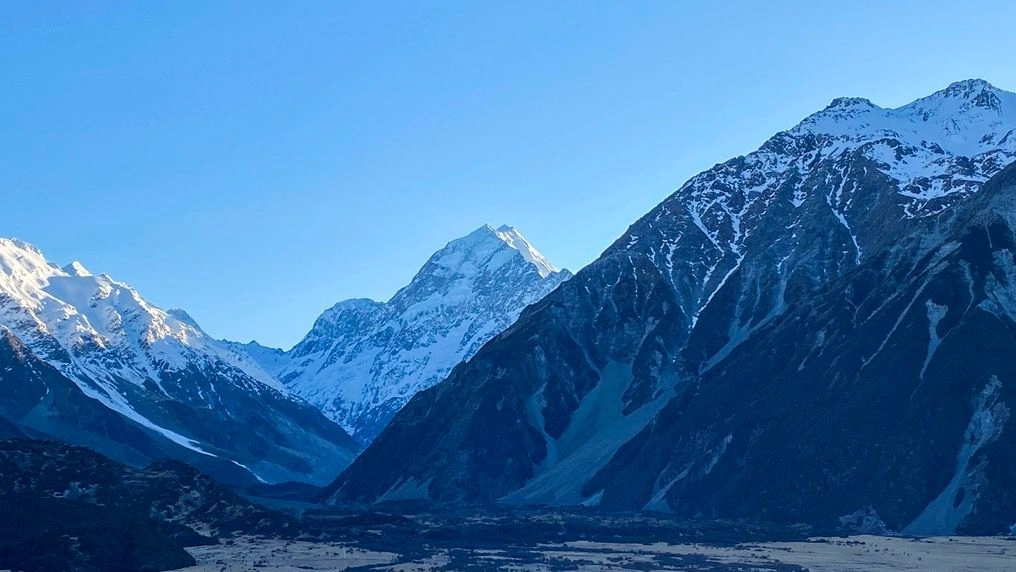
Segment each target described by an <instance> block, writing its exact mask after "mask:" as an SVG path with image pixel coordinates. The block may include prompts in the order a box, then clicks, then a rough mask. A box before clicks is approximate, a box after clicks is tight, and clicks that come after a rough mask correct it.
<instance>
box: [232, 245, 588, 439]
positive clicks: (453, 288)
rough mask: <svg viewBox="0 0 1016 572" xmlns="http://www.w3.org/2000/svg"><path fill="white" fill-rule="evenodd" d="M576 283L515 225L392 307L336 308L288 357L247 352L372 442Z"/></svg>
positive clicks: (448, 259)
mask: <svg viewBox="0 0 1016 572" xmlns="http://www.w3.org/2000/svg"><path fill="white" fill-rule="evenodd" d="M570 276H571V274H570V273H569V272H568V271H566V270H564V271H562V270H558V269H557V267H555V266H554V265H553V264H551V263H550V261H549V260H547V258H546V257H545V256H543V255H542V254H540V252H539V251H538V250H536V248H534V247H533V246H532V244H530V243H529V241H527V240H526V239H525V238H524V237H523V236H522V234H521V233H520V232H519V231H518V230H516V229H515V228H513V227H510V226H502V227H499V228H494V227H492V226H490V225H483V226H481V227H480V228H478V229H476V230H474V231H473V232H471V233H469V234H468V235H466V236H464V237H461V238H458V239H455V240H452V241H451V242H449V243H448V244H447V245H445V246H444V247H443V248H441V249H440V250H438V251H437V252H435V253H434V254H433V255H432V256H431V257H430V259H429V260H428V261H427V262H426V263H425V264H424V265H423V267H422V268H420V270H419V271H418V272H417V273H416V275H415V276H414V277H413V279H412V280H411V281H410V283H409V284H407V285H406V286H405V287H403V288H402V289H400V290H399V291H398V292H396V293H395V295H394V296H392V298H391V299H390V300H389V301H388V302H386V303H381V302H375V301H373V300H365V299H355V300H346V301H343V302H339V303H338V304H336V305H335V306H333V307H331V308H329V309H328V310H326V311H325V312H324V313H322V314H321V316H320V317H319V318H318V319H317V320H316V321H315V322H314V326H313V327H312V328H311V331H310V332H309V333H308V334H307V336H306V337H305V338H304V339H303V340H302V341H301V342H300V343H298V344H297V345H296V346H295V347H294V348H293V349H292V350H290V351H289V352H284V353H280V352H278V351H273V350H270V349H265V348H261V347H247V348H246V351H247V352H248V353H249V355H251V356H252V357H253V358H254V359H256V360H257V361H259V363H261V365H262V366H263V367H264V368H266V369H268V370H269V371H272V372H274V373H275V374H276V375H277V376H278V377H279V378H280V379H281V380H282V381H283V382H284V383H285V384H286V385H287V387H289V388H290V389H291V390H292V391H293V392H295V393H297V394H298V395H300V396H301V397H304V398H305V399H307V400H308V401H310V402H311V403H314V404H316V405H318V406H319V407H321V409H322V411H324V412H325V413H326V414H327V415H329V416H330V417H332V419H334V420H336V421H338V422H339V423H340V424H341V425H342V426H343V427H346V428H347V429H348V430H349V431H350V432H351V433H353V434H354V436H356V437H358V438H360V439H361V440H363V441H370V440H371V439H372V438H373V437H374V436H375V435H376V434H377V433H378V432H379V431H380V430H381V428H383V427H384V425H385V424H386V423H387V422H388V420H389V419H390V418H391V416H392V415H393V414H394V413H395V412H396V411H397V410H398V409H399V408H400V407H402V405H404V404H405V403H406V402H407V401H408V400H409V398H410V397H412V396H413V395H414V394H415V393H416V392H418V391H420V390H422V389H425V388H427V387H430V386H431V385H434V384H435V383H437V382H439V381H441V380H442V379H443V378H444V377H445V376H446V375H447V374H448V372H449V371H451V369H452V368H453V367H454V366H455V365H457V364H458V363H460V362H461V361H463V360H464V359H468V358H469V357H470V356H472V355H473V354H474V353H475V352H476V350H478V349H479V348H480V346H482V345H483V344H484V343H486V342H487V341H488V340H490V339H491V338H492V337H494V336H495V335H497V334H498V333H500V332H501V331H503V330H504V329H505V328H507V327H508V326H509V325H511V324H512V323H513V322H514V321H515V319H516V318H517V317H518V315H519V313H520V312H521V311H522V309H523V308H525V307H526V306H528V305H529V304H532V303H533V302H536V301H537V300H539V299H541V298H542V297H543V296H544V295H546V294H547V293H549V292H550V291H551V290H553V289H554V288H556V287H557V286H558V285H559V284H560V283H561V282H563V281H564V280H566V279H567V278H569V277H570Z"/></svg>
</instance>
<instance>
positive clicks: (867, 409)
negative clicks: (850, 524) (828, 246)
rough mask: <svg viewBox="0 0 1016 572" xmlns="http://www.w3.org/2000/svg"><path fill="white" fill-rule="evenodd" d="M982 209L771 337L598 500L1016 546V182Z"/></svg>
mask: <svg viewBox="0 0 1016 572" xmlns="http://www.w3.org/2000/svg"><path fill="white" fill-rule="evenodd" d="M983 193H984V195H985V196H983V197H977V199H976V203H984V202H985V201H984V200H982V199H988V198H989V197H990V198H992V200H991V201H990V202H989V204H988V206H987V207H986V208H984V209H982V210H977V211H974V213H973V214H970V213H969V211H968V212H967V214H966V215H963V216H960V217H959V218H960V222H961V223H962V224H959V225H958V227H957V230H956V231H955V232H954V233H951V234H949V235H948V236H946V237H944V240H943V241H942V242H940V243H939V244H938V245H937V246H934V247H931V248H929V247H928V246H927V245H926V243H924V242H923V241H922V240H920V238H922V237H923V236H927V233H924V234H921V235H917V236H915V237H914V240H911V241H903V242H902V243H901V245H899V246H898V247H896V248H893V249H890V250H888V251H886V252H884V253H883V254H881V255H879V256H878V257H875V258H873V259H871V260H870V261H868V262H866V263H865V264H863V265H862V266H861V267H859V268H858V269H856V270H855V271H853V272H851V273H849V274H848V275H846V276H844V277H843V278H842V279H840V280H837V281H835V282H834V283H833V284H831V285H829V286H828V287H827V288H825V289H823V290H822V291H821V292H818V293H815V294H814V295H813V296H811V297H810V298H809V299H807V300H802V301H801V302H800V303H799V304H796V305H795V306H794V307H793V308H792V309H790V310H789V311H788V312H787V313H785V314H784V315H782V316H781V317H780V318H779V319H777V320H774V321H773V322H772V323H770V324H767V325H766V326H764V327H763V328H761V329H760V330H759V331H758V332H756V334H755V335H753V336H752V337H751V338H749V339H748V340H746V341H745V342H744V343H743V344H741V345H740V346H739V347H738V348H736V349H735V350H734V351H733V352H732V353H731V355H730V356H729V357H727V358H726V359H725V360H724V361H722V362H721V363H720V364H719V365H717V366H716V367H715V368H713V369H711V370H710V371H708V372H706V373H705V374H704V375H703V376H702V378H701V379H700V380H699V381H697V382H696V383H694V384H689V385H688V386H687V387H686V388H684V391H683V392H682V394H681V395H680V396H679V397H678V398H676V399H674V400H672V401H671V402H670V403H669V404H668V405H667V407H666V408H665V409H664V410H663V412H661V414H660V415H659V416H658V418H657V419H656V420H655V422H654V423H653V424H652V425H650V426H648V427H646V429H645V430H644V431H642V433H640V434H639V436H638V437H636V438H635V439H632V440H631V441H629V442H628V443H627V444H626V445H625V446H624V447H623V448H622V450H621V451H620V452H619V453H618V454H617V455H616V456H615V457H614V458H613V459H612V460H611V462H610V463H609V464H608V465H607V466H606V467H604V468H603V469H602V470H600V471H599V472H598V473H597V474H596V475H595V476H594V477H593V478H592V479H590V480H589V481H588V482H587V484H586V486H585V489H584V492H586V493H587V494H591V495H592V494H595V495H599V497H600V504H601V505H602V506H605V507H624V508H633V507H640V508H641V507H649V508H662V509H667V510H671V511H674V512H677V513H679V514H683V515H724V516H727V517H756V518H767V519H773V520H777V521H803V522H814V523H819V524H822V525H825V526H828V527H832V526H835V525H837V524H839V523H840V521H841V519H842V520H843V521H844V522H847V521H849V520H850V517H851V515H856V514H865V513H867V514H870V515H877V516H878V517H879V518H880V519H881V521H882V525H883V526H884V528H885V529H887V530H895V531H902V532H906V533H913V534H936V533H945V532H953V531H959V532H965V533H979V534H995V533H1000V532H1003V531H1006V530H1008V528H1009V525H1011V524H1012V522H1011V521H1012V520H1013V515H1014V514H1016V497H1013V496H1012V495H1011V494H1010V492H1009V491H1012V490H1013V487H1014V486H1016V482H1014V481H1013V475H1014V474H1016V473H1014V472H1013V469H1014V468H1016V467H1014V462H1016V458H1014V457H1013V456H1012V455H1011V449H1012V444H1013V443H1014V442H1016V433H1013V429H1012V426H1011V424H1010V423H1008V420H1009V417H1010V410H1011V407H1012V404H1014V403H1016V401H1014V399H1016V394H1014V391H1016V389H1014V388H1016V377H1014V376H1016V367H1014V366H1013V364H1012V362H1011V359H1009V356H1011V355H1013V354H1012V352H1013V351H1016V321H1014V316H1016V314H1014V313H1013V312H1012V310H1013V308H1014V307H1013V306H1012V305H1011V300H1012V297H1013V286H1014V284H1016V282H1013V281H1012V280H1013V278H1016V272H1014V266H1013V265H1012V261H1013V256H1014V254H1016V242H1014V233H1013V224H1012V221H1013V219H1014V216H1013V214H1012V213H1013V212H1016V211H1013V210H1012V209H1011V205H1012V204H1013V199H1014V198H1016V168H1010V169H1008V170H1007V171H1006V172H1003V173H1002V174H1001V175H1000V176H999V177H997V178H996V179H995V181H993V182H992V183H989V184H988V185H986V188H985V190H984V191H983ZM970 206H980V204H977V205H970ZM929 223H930V224H929V226H934V224H933V223H931V221H929Z"/></svg>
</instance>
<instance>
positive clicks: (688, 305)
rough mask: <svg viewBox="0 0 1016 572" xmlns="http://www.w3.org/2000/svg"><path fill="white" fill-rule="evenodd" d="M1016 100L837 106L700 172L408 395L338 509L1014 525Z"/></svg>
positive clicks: (989, 89)
mask: <svg viewBox="0 0 1016 572" xmlns="http://www.w3.org/2000/svg"><path fill="white" fill-rule="evenodd" d="M1014 160H1016V94H1013V93H1009V92H1005V91H1002V90H1000V89H997V88H995V87H993V86H992V85H990V84H988V83H987V82H984V81H982V80H968V81H962V82H958V83H955V84H952V85H950V86H949V87H947V88H946V89H944V90H941V91H939V92H936V93H934V94H932V95H929V96H927V97H924V98H921V99H918V100H917V101H914V102H913V103H910V104H908V105H905V106H902V107H899V108H896V109H885V108H881V107H878V106H876V105H874V104H873V103H871V102H870V101H868V100H865V99H858V98H841V99H836V100H834V101H833V102H832V103H831V104H830V105H829V106H828V107H826V108H825V109H823V110H822V111H819V112H818V113H815V114H813V115H811V116H809V117H808V118H806V119H805V120H804V121H802V122H801V123H800V124H798V125H797V126H796V127H794V128H792V129H790V130H789V131H785V132H781V133H778V134H776V135H775V136H773V137H772V138H771V139H769V140H768V141H766V142H765V143H764V144H763V145H762V147H761V148H759V149H758V150H757V151H755V152H753V153H750V154H748V155H746V156H743V157H736V158H734V159H731V160H729V161H727V162H725V163H722V164H719V165H716V166H715V167H713V168H711V169H709V170H707V171H705V172H703V173H701V174H699V175H696V176H695V177H693V178H692V179H691V180H689V181H688V182H687V183H685V184H684V185H683V186H682V187H681V188H679V189H678V190H677V191H676V192H675V193H674V194H673V195H671V196H670V197H668V198H667V199H666V200H664V201H663V202H662V203H661V204H660V205H659V206H657V207H656V208H654V209H653V210H652V211H650V212H649V213H648V214H646V215H645V216H644V217H642V218H641V219H640V220H638V221H637V222H636V223H635V224H633V225H632V226H631V227H630V228H629V229H628V231H627V232H625V234H624V235H623V236H621V237H620V238H619V239H618V240H617V241H616V242H615V243H614V244H613V245H611V246H610V247H609V248H607V250H606V251H604V253H603V254H602V255H601V256H600V258H599V259H597V260H596V261H595V262H593V263H592V264H590V265H589V266H587V267H586V268H584V269H583V270H581V271H580V272H579V273H578V274H577V275H576V276H575V277H574V278H572V279H571V280H568V281H567V282H564V283H563V284H562V285H561V286H560V287H559V288H557V289H556V290H554V291H553V292H552V293H550V294H549V295H548V296H546V297H545V298H543V299H542V300H540V301H539V302H537V303H536V304H534V305H532V306H530V307H529V308H527V309H526V310H525V311H523V312H522V314H521V316H520V317H519V319H518V321H516V322H515V323H514V325H512V326H511V327H509V328H508V329H507V330H506V331H505V332H503V333H502V334H500V335H499V336H497V337H496V338H494V339H493V340H491V341H490V342H489V343H487V344H486V345H484V346H483V347H482V348H480V349H479V351H477V352H476V354H475V355H474V356H473V357H472V358H471V359H469V361H468V362H466V363H465V364H463V365H460V366H459V367H456V368H455V369H454V370H453V371H452V372H451V374H450V375H449V377H448V378H447V379H446V380H445V381H444V382H442V383H440V384H438V385H436V386H434V387H432V388H430V389H427V390H424V391H421V392H420V393H418V394H417V395H416V396H415V397H414V398H413V399H412V400H411V401H410V402H409V403H408V404H407V405H406V406H405V407H404V408H403V409H402V410H401V411H400V412H399V413H398V414H397V415H396V416H395V418H394V419H393V420H392V422H391V424H390V425H389V426H388V427H387V428H386V429H385V430H384V432H383V433H381V435H380V436H379V437H378V438H377V439H376V440H375V441H374V442H373V443H372V444H371V446H370V447H368V448H367V450H366V451H365V452H364V453H363V454H361V455H360V456H359V457H358V458H357V459H356V461H355V462H354V463H353V464H352V465H351V466H350V467H349V468H348V469H347V470H346V471H345V472H343V474H342V475H341V476H340V477H339V478H338V479H337V480H336V481H335V482H334V483H333V484H332V485H331V486H330V487H329V489H328V490H327V494H326V496H327V498H328V499H329V500H331V501H333V502H337V501H353V502H364V503H371V502H376V501H380V500H394V499H409V498H429V499H434V500H441V501H480V502H493V501H498V502H501V503H508V504H542V505H578V504H584V505H598V506H602V507H606V508H615V509H649V510H658V511H665V512H672V513H675V514H677V515H682V516H704V517H721V518H742V517H744V518H756V519H768V520H774V521H780V522H804V523H809V524H813V525H822V526H829V527H847V528H853V529H861V530H868V531H882V532H884V531H890V530H891V531H903V532H910V533H915V534H928V533H942V532H946V533H949V532H956V531H959V532H968V533H998V532H1002V531H1004V530H1008V528H1009V525H1011V524H1012V523H1013V522H1016V495H1014V494H1013V493H1012V491H1013V490H1016V477H1014V475H1016V458H1014V457H1013V455H1011V454H1010V453H1011V450H1012V448H1013V446H1016V428H1014V426H1013V422H1012V421H1011V420H1010V412H1011V410H1012V408H1013V407H1014V406H1016V365H1013V362H1012V360H1011V359H1009V357H1010V356H1012V355H1014V352H1016V263H1014V260H1016V233H1014V229H1016V173H1014V170H1013V169H1005V168H1006V166H1007V165H1009V164H1010V163H1012V162H1013V161H1014Z"/></svg>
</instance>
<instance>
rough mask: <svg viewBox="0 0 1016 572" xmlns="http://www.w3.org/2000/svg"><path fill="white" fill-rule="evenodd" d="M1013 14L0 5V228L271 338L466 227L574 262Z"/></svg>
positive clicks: (954, 57) (549, 5)
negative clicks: (818, 118)
mask: <svg viewBox="0 0 1016 572" xmlns="http://www.w3.org/2000/svg"><path fill="white" fill-rule="evenodd" d="M1013 22H1016V2H1011V1H1008V0H1001V1H997V2H976V1H973V2H971V1H968V2H939V1H934V0H920V1H891V2H881V1H879V2H875V1H872V2H853V1H851V2H824V1H815V0H811V1H806V2H773V1H770V2H755V1H747V2H680V1H669V0H668V1H660V2H594V1H588V0H583V1H578V2H565V1H556V0H555V1H552V2H546V1H538V2H484V1H478V0H460V1H456V2H445V1H437V0H433V1H431V0H427V1H415V0H414V1H405V2H383V1H380V0H377V1H368V2H351V1H333V0H329V1H324V2H311V1H308V0H300V1H298V2H280V1H275V2H257V1H253V0H244V1H228V2H227V1H212V0H201V1H199V0H182V1H174V2H155V1H144V2H134V1H130V2H123V3H104V2H71V1H69V0H60V1H58V2H42V1H36V0H33V1H31V2H6V3H4V4H3V6H2V7H0V212H2V218H0V235H2V236H16V237H18V238H21V239H23V240H27V241H29V242H32V243H34V244H36V245H37V246H39V247H40V248H41V249H42V250H43V251H44V252H45V253H46V254H47V256H48V257H49V258H50V259H51V260H53V261H55V262H58V263H61V264H63V263H66V262H69V261H70V260H72V259H79V260H81V261H82V262H84V263H85V265H86V266H88V267H89V268H90V269H91V270H92V271H93V272H107V273H109V274H111V275H113V276H114V277H116V278H118V279H121V280H124V281H127V282H130V283H132V284H133V285H134V286H136V287H137V288H138V290H139V291H140V292H141V293H142V295H144V296H145V297H147V298H148V299H149V300H151V301H153V302H155V303H156V304H159V305H160V306H163V307H165V308H171V307H181V308H184V309H186V310H187V311H189V312H190V313H191V315H192V316H194V317H195V319H197V320H198V322H200V323H201V324H202V325H203V326H204V327H205V329H206V330H207V331H208V332H209V333H211V334H212V335H215V336H217V337H228V338H231V339H236V340H240V341H247V340H250V339H252V338H256V339H257V340H259V341H261V342H263V343H267V344H272V345H276V346H284V347H289V346H290V345H292V344H293V343H295V342H296V341H298V340H299V338H300V337H301V336H302V335H303V334H304V333H306V331H307V330H308V329H309V327H310V325H311V323H312V322H313V320H314V318H315V317H316V316H317V315H318V313H319V312H320V311H321V310H323V309H324V308H326V307H328V306H330V305H332V304H333V303H335V302H337V301H339V300H341V299H344V298H350V297H371V298H375V299H380V300H384V299H387V298H388V297H389V296H391V294H393V293H394V291H395V290H396V289H398V288H399V287H400V286H402V285H404V284H405V283H406V282H407V281H408V280H409V279H410V278H411V277H412V275H413V274H414V273H415V272H416V270H417V269H418V268H419V267H420V266H421V265H422V264H423V262H424V261H425V260H426V259H427V257H428V256H429V255H430V254H431V253H432V252H433V251H435V250H437V249H438V248H440V247H441V246H443V245H444V244H445V243H446V242H448V241H449V240H450V239H453V238H456V237H458V236H461V235H464V234H466V233H468V232H469V231H471V230H473V229H475V228H476V227H479V226H480V225H481V224H483V223H485V222H489V223H491V224H493V225H500V224H511V225H514V226H516V227H518V228H519V229H520V230H521V231H522V232H523V234H525V235H526V236H527V237H528V238H529V239H530V240H531V241H532V242H533V243H534V244H535V245H536V247H537V248H538V249H540V250H541V251H542V252H543V253H544V254H546V255H547V256H548V257H549V258H550V259H551V260H553V261H554V262H556V263H557V264H558V265H559V266H565V267H568V268H571V269H573V270H577V269H578V268H579V267H581V266H583V265H584V264H586V263H588V262H590V261H591V260H593V259H594V258H595V257H596V256H597V255H598V254H599V253H600V252H601V251H602V250H603V249H604V248H605V247H606V246H608V245H609V244H610V243H611V242H612V241H613V240H614V239H615V238H616V237H617V236H618V235H620V234H621V233H622V232H623V231H624V230H625V228H627V226H628V225H629V224H631V223H632V222H633V221H634V220H635V219H636V218H638V217H639V216H640V215H642V214H644V213H645V212H646V211H648V210H649V209H650V208H652V207H653V206H654V205H656V204H657V203H658V202H659V201H661V200H662V199H663V198H664V197H666V196H667V195H668V194H670V193H671V192H672V191H674V190H675V189H676V188H677V187H678V186H680V185H681V183H683V182H684V181H685V180H686V179H687V178H689V177H690V176H691V175H694V174H695V173H697V172H699V171H701V170H703V169H705V168H708V167H710V166H712V165H713V164H714V163H717V162H720V161H723V160H726V159H728V158H730V157H732V156H735V155H740V154H744V153H747V152H750V151H752V150H753V149H755V148H756V147H758V145H759V144H761V143H762V142H763V141H764V140H765V139H766V138H768V137H769V136H770V135H772V134H773V133H775V132H776V131H779V130H782V129H787V128H789V127H792V126H793V125H794V124H796V123H797V122H798V121H799V120H800V119H802V118H803V117H804V116H806V115H808V114H809V113H812V112H814V111H816V110H818V109H821V108H822V107H824V106H825V105H826V104H828V103H829V101H830V100H832V99H833V98H834V97H837V96H847V95H854V96H864V97H868V98H869V99H871V100H872V101H874V102H875V103H876V104H880V105H883V106H897V105H901V104H904V103H906V102H908V101H910V100H912V99H915V98H916V97H919V96H922V95H926V94H929V93H931V92H933V91H935V90H937V89H940V88H942V87H945V86H946V85H947V84H949V83H951V82H952V81H956V80H960V79H967V78H971V77H981V78H984V79H987V80H988V81H990V82H992V83H994V84H995V85H996V86H998V87H1001V88H1004V89H1009V90H1014V89H1016V63H1014V59H1013V54H1014V53H1016V45H1014V43H1013V30H1012V24H1013Z"/></svg>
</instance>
